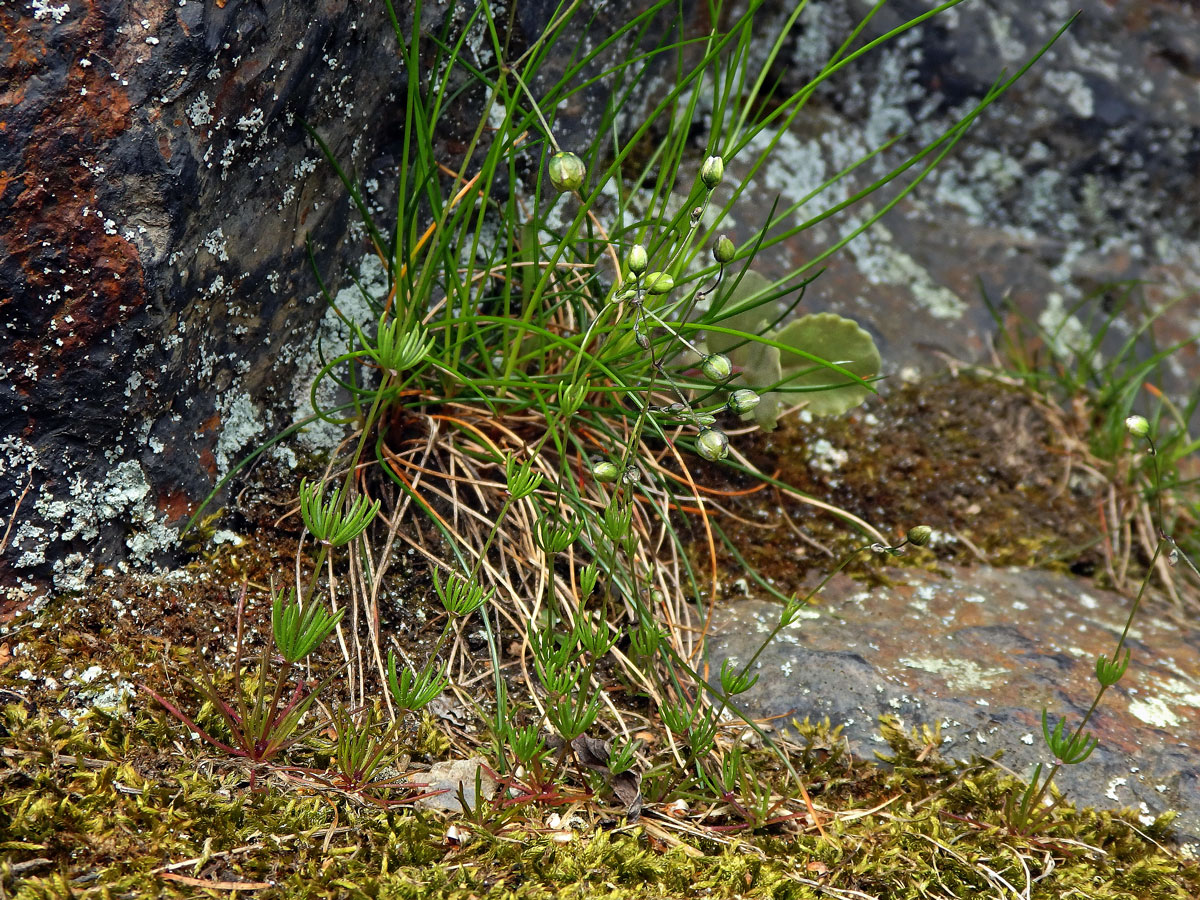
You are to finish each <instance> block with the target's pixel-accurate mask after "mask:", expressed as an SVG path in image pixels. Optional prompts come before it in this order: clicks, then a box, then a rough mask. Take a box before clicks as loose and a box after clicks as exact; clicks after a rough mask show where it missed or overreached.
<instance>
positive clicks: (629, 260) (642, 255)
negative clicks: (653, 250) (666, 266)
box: [625, 244, 650, 275]
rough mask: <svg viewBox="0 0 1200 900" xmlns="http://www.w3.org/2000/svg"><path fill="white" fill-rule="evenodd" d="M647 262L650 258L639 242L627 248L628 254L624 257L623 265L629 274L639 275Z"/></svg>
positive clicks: (648, 262) (644, 269) (643, 270)
mask: <svg viewBox="0 0 1200 900" xmlns="http://www.w3.org/2000/svg"><path fill="white" fill-rule="evenodd" d="M649 264H650V258H649V257H648V256H647V255H646V248H645V247H643V246H642V245H641V244H634V245H633V246H632V247H630V248H629V255H628V256H627V257H625V266H626V268H628V269H629V271H630V273H631V274H633V275H641V274H642V273H643V272H645V271H646V266H648V265H649Z"/></svg>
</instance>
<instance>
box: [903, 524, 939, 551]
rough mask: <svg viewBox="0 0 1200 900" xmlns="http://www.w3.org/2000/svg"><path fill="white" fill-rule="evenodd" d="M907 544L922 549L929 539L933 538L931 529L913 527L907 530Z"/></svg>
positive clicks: (918, 526)
mask: <svg viewBox="0 0 1200 900" xmlns="http://www.w3.org/2000/svg"><path fill="white" fill-rule="evenodd" d="M906 537H907V538H908V542H909V543H910V544H912V545H913V546H914V547H924V546H925V545H926V544H928V543H929V539H930V538H931V537H933V529H932V528H930V527H929V526H928V525H914V526H913V527H912V528H910V529H908V534H907V535H906Z"/></svg>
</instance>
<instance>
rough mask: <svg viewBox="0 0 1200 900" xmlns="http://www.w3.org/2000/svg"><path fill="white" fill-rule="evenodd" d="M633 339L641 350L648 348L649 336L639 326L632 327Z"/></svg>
mask: <svg viewBox="0 0 1200 900" xmlns="http://www.w3.org/2000/svg"><path fill="white" fill-rule="evenodd" d="M633 340H634V343H636V344H637V345H638V346H639V347H641V348H642V349H643V350H649V349H650V336H649V335H648V334H646V332H644V331H642V329H640V328H634V329H633Z"/></svg>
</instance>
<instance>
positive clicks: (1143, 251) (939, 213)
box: [734, 0, 1200, 392]
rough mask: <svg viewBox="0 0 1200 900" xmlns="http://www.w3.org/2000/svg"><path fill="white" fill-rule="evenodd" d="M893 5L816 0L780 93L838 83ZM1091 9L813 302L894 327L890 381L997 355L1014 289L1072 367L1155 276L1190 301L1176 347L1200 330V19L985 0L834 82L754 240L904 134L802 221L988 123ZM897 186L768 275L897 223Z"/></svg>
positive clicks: (1178, 312) (912, 7) (1122, 328)
mask: <svg viewBox="0 0 1200 900" xmlns="http://www.w3.org/2000/svg"><path fill="white" fill-rule="evenodd" d="M873 5H874V4H872V3H870V2H866V0H855V2H848V3H846V2H832V0H813V2H811V3H809V4H808V6H807V8H806V9H805V12H804V15H803V16H802V17H801V19H800V23H801V31H800V35H799V37H798V39H797V40H796V41H794V42H793V43H791V44H790V45H789V46H788V47H787V48H786V49H785V52H784V53H783V55H782V56H781V60H782V61H781V63H780V64H779V66H778V69H779V72H778V74H779V75H780V76H781V77H782V79H783V80H782V85H781V87H782V90H781V91H780V93H782V92H783V90H787V91H794V90H796V89H798V88H799V87H801V86H802V85H804V84H805V83H806V82H807V81H808V79H810V78H812V77H813V76H814V75H815V74H816V73H817V72H819V71H820V69H821V66H822V65H823V63H824V61H825V60H826V59H827V58H828V57H829V55H830V54H831V53H832V52H833V51H834V50H835V49H836V48H837V46H838V45H839V44H840V43H841V41H842V40H843V37H844V35H845V34H847V33H848V30H849V29H850V28H851V27H852V26H853V24H854V23H855V22H857V21H859V20H860V19H861V17H862V16H863V15H865V14H866V13H867V12H868V11H869V9H870V8H871V7H872V6H873ZM1079 7H1085V8H1084V10H1083V12H1082V14H1081V15H1080V16H1079V18H1078V19H1077V20H1076V21H1075V23H1074V24H1073V25H1072V26H1071V28H1070V29H1069V30H1068V31H1067V33H1066V34H1065V35H1064V36H1063V37H1062V39H1061V40H1059V42H1058V43H1057V44H1056V45H1055V46H1054V47H1053V48H1052V49H1051V50H1050V51H1049V52H1048V53H1047V54H1046V55H1045V56H1044V57H1043V58H1042V59H1041V60H1040V61H1039V62H1038V63H1037V65H1036V66H1035V67H1034V68H1033V69H1032V70H1031V71H1029V72H1028V73H1027V74H1026V75H1025V76H1024V77H1023V78H1022V79H1021V80H1020V81H1018V82H1017V83H1016V85H1015V87H1014V88H1013V89H1012V90H1011V91H1009V92H1008V93H1007V94H1005V95H1004V96H1002V97H1001V98H1000V99H999V101H998V102H996V103H995V104H994V105H993V106H992V107H991V108H990V109H989V110H988V111H986V112H985V113H984V114H983V115H982V116H981V117H980V118H979V119H978V120H976V122H975V123H974V124H973V125H972V127H971V128H970V130H969V131H967V133H966V135H965V136H964V137H963V138H962V140H961V141H960V142H959V143H958V145H957V146H956V147H954V149H953V150H951V151H950V154H949V155H948V156H947V157H946V158H945V159H944V160H942V161H941V162H940V163H939V164H938V166H937V167H936V168H935V169H934V170H933V172H932V173H931V174H930V175H929V177H928V178H927V179H926V180H925V181H924V182H923V183H921V184H920V185H919V186H918V187H917V188H916V190H915V191H914V193H912V194H910V195H909V196H908V197H907V198H906V199H904V200H903V201H901V202H900V203H899V205H898V206H897V207H896V208H895V209H894V210H892V211H891V212H890V213H888V214H887V215H885V216H884V218H883V219H882V221H881V222H880V225H881V226H882V227H876V228H873V229H872V230H870V231H868V232H866V233H865V234H863V235H862V236H860V237H857V238H855V239H854V240H853V241H852V242H851V243H850V244H849V245H848V246H847V247H846V249H845V251H844V252H843V253H841V254H839V255H838V256H835V257H833V258H831V259H830V260H829V262H828V263H827V264H825V265H827V267H828V268H827V270H826V272H825V274H824V275H823V276H822V277H821V278H820V279H819V280H818V281H817V282H816V283H815V284H814V285H813V286H812V288H811V289H810V290H809V291H808V293H807V295H806V297H805V307H806V308H808V309H832V310H833V311H836V312H840V313H842V314H843V315H847V316H852V317H853V318H855V319H857V320H858V321H860V323H862V324H863V325H864V326H865V327H867V328H868V329H870V330H871V331H872V333H873V334H874V335H875V336H876V340H877V342H878V344H879V347H880V350H881V352H882V354H883V359H884V364H885V372H887V373H892V374H894V373H897V372H900V371H901V370H903V369H905V368H906V367H912V368H913V369H915V370H918V371H919V370H924V371H928V370H929V369H930V368H931V367H936V366H938V365H939V364H940V363H939V360H938V358H937V356H936V354H937V353H939V352H944V353H948V354H951V355H953V356H955V357H958V358H960V359H967V360H972V361H974V360H979V359H986V358H987V351H988V346H989V341H990V338H989V336H990V334H991V332H992V331H993V327H992V319H991V316H990V315H989V313H988V310H987V307H986V305H985V303H984V301H983V294H984V292H986V294H987V295H988V296H989V297H990V298H991V299H992V300H994V301H999V300H1000V299H1001V298H1003V297H1004V296H1005V295H1006V294H1007V295H1009V296H1010V298H1011V300H1012V301H1013V303H1014V304H1015V305H1016V307H1017V308H1019V309H1020V310H1022V312H1023V313H1024V314H1025V315H1026V316H1028V317H1029V318H1030V319H1032V320H1034V321H1036V322H1038V323H1040V324H1041V325H1042V326H1043V327H1044V328H1045V329H1046V330H1047V331H1049V332H1050V333H1051V334H1052V343H1053V344H1054V345H1055V346H1056V349H1058V350H1059V351H1060V352H1069V351H1070V350H1071V349H1072V348H1078V347H1079V346H1081V345H1083V346H1086V343H1087V341H1088V340H1090V335H1089V334H1088V326H1089V325H1090V326H1091V330H1092V331H1093V332H1094V331H1095V330H1096V329H1097V328H1098V326H1099V325H1100V324H1101V323H1102V322H1103V321H1104V320H1105V319H1106V318H1107V317H1108V316H1110V315H1111V314H1112V313H1114V312H1120V311H1121V310H1122V309H1123V308H1124V307H1123V294H1124V289H1123V288H1122V287H1121V286H1119V285H1118V286H1114V285H1113V283H1114V282H1121V281H1126V282H1127V281H1128V280H1130V279H1144V280H1145V281H1146V282H1147V283H1146V284H1145V286H1144V287H1143V288H1141V289H1140V292H1141V294H1142V295H1143V296H1144V298H1145V300H1146V301H1147V302H1148V303H1150V304H1163V303H1167V302H1170V301H1175V300H1177V301H1179V302H1178V303H1177V305H1176V306H1175V307H1174V309H1173V310H1172V311H1171V312H1170V313H1168V314H1167V315H1166V316H1164V317H1163V318H1162V319H1161V320H1160V321H1159V322H1158V323H1156V326H1155V329H1154V332H1155V335H1156V337H1157V339H1158V341H1159V343H1160V346H1165V345H1168V344H1170V343H1173V342H1175V341H1179V340H1183V339H1186V338H1188V337H1192V336H1194V335H1196V334H1200V300H1198V299H1197V291H1198V290H1200V238H1198V235H1200V217H1198V212H1197V207H1196V204H1195V203H1194V202H1193V198H1194V197H1195V196H1197V193H1198V192H1200V182H1198V181H1197V178H1198V172H1200V169H1198V168H1197V165H1196V160H1197V159H1198V158H1200V84H1198V81H1200V67H1198V66H1197V64H1196V60H1197V59H1198V58H1200V37H1198V35H1200V27H1198V26H1200V19H1198V13H1197V8H1196V6H1195V4H1186V3H1172V2H1159V0H1112V2H1107V3H1097V4H1078V3H1068V2H1067V0H1050V2H1047V0H980V2H969V3H963V4H962V5H961V6H957V7H955V8H953V9H952V10H950V11H948V12H946V13H945V14H942V15H940V16H938V17H936V18H934V19H933V20H931V21H929V22H926V23H925V24H924V25H922V26H919V27H917V28H915V29H913V30H911V31H909V32H907V33H905V34H904V35H902V36H901V37H899V38H898V39H897V40H896V41H895V42H894V43H892V44H889V45H885V46H884V47H882V48H879V49H877V50H873V51H872V52H871V53H870V54H868V55H866V56H864V57H862V58H860V59H859V60H856V61H855V62H853V63H852V64H850V65H849V66H847V67H846V68H844V69H842V70H841V71H840V72H838V73H836V74H835V75H833V76H832V77H831V78H829V79H828V80H827V81H825V82H824V83H823V85H822V87H821V88H819V89H818V90H817V92H816V94H815V95H814V96H813V98H812V100H811V101H810V102H809V103H808V105H807V106H806V108H805V110H804V112H803V113H802V115H801V116H800V117H799V118H798V119H797V120H796V121H795V123H794V125H793V128H792V130H791V132H790V134H789V135H787V136H786V138H785V140H784V141H783V142H782V143H781V144H780V147H779V149H778V152H776V153H775V154H774V156H773V158H772V159H771V160H770V161H769V162H768V164H767V166H766V169H765V170H764V171H763V172H762V173H761V174H760V176H759V178H758V179H757V181H758V187H756V188H755V189H754V190H752V191H751V192H750V195H749V196H748V197H747V198H746V199H745V200H743V201H741V202H739V204H738V205H737V206H735V208H734V215H735V217H737V219H738V222H739V224H740V225H741V226H742V228H743V229H744V230H743V232H742V233H741V234H742V236H743V237H746V236H747V235H749V234H750V233H751V232H752V230H753V229H755V228H758V227H760V225H761V221H760V220H761V217H762V215H763V212H762V211H764V210H766V209H767V208H769V206H770V203H771V202H772V201H773V200H774V199H775V197H776V196H777V195H778V196H780V199H781V203H780V208H781V209H785V208H787V207H788V206H789V205H790V204H792V203H794V202H796V201H798V200H799V199H800V198H802V197H804V196H805V195H806V194H808V193H809V192H810V191H811V190H813V189H814V188H816V187H817V186H819V185H820V184H822V183H823V182H824V181H825V180H826V179H829V178H831V177H833V176H834V175H835V174H836V173H837V172H839V171H841V170H842V169H843V168H844V167H846V166H848V165H850V164H851V163H854V162H856V161H858V160H859V159H861V158H862V157H863V156H864V155H865V154H867V153H868V152H869V151H870V150H872V149H874V148H877V147H879V146H881V145H882V144H883V143H884V142H885V141H886V140H887V139H889V138H891V137H900V138H901V140H900V142H899V143H898V144H897V146H895V147H893V148H891V149H890V150H888V151H886V152H884V153H883V154H881V155H880V156H879V157H877V158H875V159H872V160H870V161H868V162H867V163H865V164H864V165H863V166H862V167H861V168H859V169H858V170H856V171H855V172H854V173H853V174H851V175H850V176H849V177H848V178H846V179H845V180H844V181H843V182H839V183H837V184H835V185H833V186H831V187H830V188H829V189H828V190H827V191H826V192H825V193H824V194H822V195H821V197H820V198H818V199H814V200H811V201H809V202H807V203H806V204H805V205H804V206H803V207H802V208H801V209H800V210H799V211H798V212H797V213H796V214H794V215H792V216H790V217H789V219H788V222H787V223H786V224H787V226H788V227H793V226H798V225H799V224H801V223H802V222H804V221H806V220H808V219H809V218H811V217H813V216H815V215H816V214H817V213H819V212H820V211H822V210H823V209H825V208H826V207H828V206H830V205H832V204H833V203H835V202H840V201H842V200H845V199H847V198H848V197H850V196H851V195H852V194H853V193H854V192H855V191H856V190H858V189H860V188H861V187H863V186H865V185H866V184H869V183H870V182H872V181H873V180H875V179H877V178H879V177H881V176H883V175H884V174H886V173H887V172H888V171H889V170H890V169H891V168H892V167H893V166H896V165H898V164H899V163H900V162H902V161H903V160H904V159H905V158H906V156H907V155H908V154H911V153H913V152H915V151H916V150H918V149H919V148H921V147H922V146H924V145H925V144H927V143H929V142H931V141H933V140H935V139H936V138H937V137H938V136H939V135H941V134H942V133H943V132H944V131H945V130H946V129H947V128H948V127H949V126H950V125H951V124H952V123H953V122H954V121H955V120H956V119H958V118H960V117H962V116H963V115H965V114H967V113H968V112H969V111H970V110H971V109H972V108H973V107H974V106H975V104H977V103H978V102H979V101H980V100H981V99H982V98H983V96H984V95H985V94H986V92H987V91H988V90H989V88H990V87H991V86H992V84H993V82H994V81H995V80H996V79H998V78H999V77H1000V76H1001V73H1002V71H1003V70H1007V73H1008V74H1010V75H1011V74H1012V73H1013V72H1015V70H1016V69H1018V68H1019V67H1020V66H1021V65H1023V64H1024V62H1025V61H1026V60H1028V59H1029V58H1030V57H1031V56H1032V55H1033V54H1034V53H1035V52H1037V50H1038V49H1039V48H1040V47H1042V46H1043V45H1044V44H1045V43H1046V42H1047V41H1048V40H1049V39H1050V38H1051V37H1052V36H1053V34H1054V33H1055V31H1056V30H1057V29H1058V28H1059V27H1060V26H1061V25H1062V24H1063V23H1065V22H1066V21H1067V20H1068V19H1069V18H1070V16H1071V15H1072V13H1074V12H1075V11H1076V10H1077V9H1078V8H1079ZM929 9H930V4H927V3H921V2H915V0H896V2H890V3H888V4H887V5H886V6H885V7H884V8H883V9H882V10H881V11H880V13H879V14H878V15H877V17H876V18H875V19H874V20H873V21H872V22H871V24H870V25H869V26H868V28H867V31H866V34H867V36H869V37H877V36H879V35H881V34H883V33H885V32H886V31H888V30H889V29H891V28H894V27H896V26H898V25H900V24H901V23H902V22H904V21H906V20H907V19H909V18H911V17H913V16H915V15H918V14H921V13H924V12H927V11H928V10H929ZM781 14H786V13H781ZM763 143H765V142H763ZM756 146H759V144H756ZM739 161H740V162H742V163H743V164H745V163H748V162H749V158H743V159H740V160H739ZM920 168H921V167H917V168H916V169H913V170H910V171H909V173H908V174H906V175H903V176H901V177H900V180H899V182H898V183H907V182H908V181H909V180H911V178H912V177H913V176H914V175H915V174H916V173H917V172H918V171H920ZM894 188H895V185H892V186H890V187H889V188H886V189H884V190H883V191H881V192H880V193H879V194H876V195H874V196H873V197H872V198H869V199H868V200H867V201H865V202H863V203H859V204H857V205H855V206H853V207H851V208H850V209H849V210H847V211H846V212H844V213H842V214H839V215H837V216H835V217H833V218H832V219H829V220H827V221H826V222H823V223H821V224H818V225H815V226H813V227H812V228H811V229H809V230H806V231H804V232H802V233H801V234H800V235H799V236H798V237H797V238H796V239H794V240H791V241H788V242H786V243H785V244H784V245H782V247H781V250H782V252H780V251H772V252H771V253H768V254H764V260H763V262H762V265H761V267H762V268H764V269H765V270H766V271H767V272H768V273H769V274H783V273H784V272H785V271H787V270H788V268H790V267H792V266H794V265H797V264H799V263H803V262H805V261H808V260H811V259H813V258H814V257H815V256H816V255H817V254H819V253H822V252H823V251H824V250H825V249H826V248H828V247H829V246H831V245H832V244H834V243H835V242H836V241H837V240H838V239H840V238H841V237H842V236H844V235H847V234H849V233H850V232H852V231H853V230H854V229H855V228H856V227H857V226H858V225H860V224H862V223H863V222H865V221H866V220H867V219H868V218H869V217H870V216H871V215H872V214H874V213H875V212H878V211H881V210H882V209H883V207H884V204H885V202H886V201H887V200H888V199H890V198H891V197H892V196H894V195H895V190H894ZM1137 296H1138V292H1137V291H1135V292H1134V298H1135V299H1136V298H1137ZM1127 311H1128V312H1132V310H1127ZM1136 319H1137V316H1136V315H1131V316H1128V317H1118V321H1117V323H1116V325H1115V327H1114V329H1113V331H1112V332H1111V333H1110V334H1109V336H1108V340H1107V342H1106V343H1105V350H1106V352H1109V353H1111V352H1112V351H1113V350H1114V349H1115V348H1116V347H1118V346H1119V345H1120V344H1121V343H1122V342H1123V341H1125V340H1126V339H1128V337H1129V336H1130V334H1131V327H1132V323H1133V322H1136ZM1169 366H1170V369H1169V371H1168V373H1167V375H1168V383H1170V384H1173V385H1174V387H1175V388H1176V389H1179V390H1181V391H1184V392H1186V391H1187V390H1190V389H1191V388H1192V386H1193V385H1194V384H1195V381H1196V378H1197V374H1198V373H1200V348H1197V347H1196V346H1195V345H1193V346H1192V347H1191V348H1190V349H1188V350H1187V351H1185V352H1183V353H1181V354H1179V355H1178V356H1177V357H1176V358H1175V360H1173V361H1172V362H1171V363H1170V364H1169Z"/></svg>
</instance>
